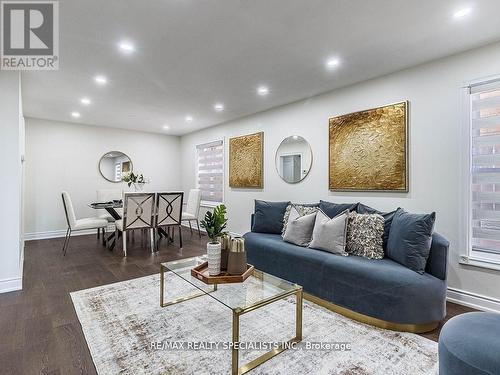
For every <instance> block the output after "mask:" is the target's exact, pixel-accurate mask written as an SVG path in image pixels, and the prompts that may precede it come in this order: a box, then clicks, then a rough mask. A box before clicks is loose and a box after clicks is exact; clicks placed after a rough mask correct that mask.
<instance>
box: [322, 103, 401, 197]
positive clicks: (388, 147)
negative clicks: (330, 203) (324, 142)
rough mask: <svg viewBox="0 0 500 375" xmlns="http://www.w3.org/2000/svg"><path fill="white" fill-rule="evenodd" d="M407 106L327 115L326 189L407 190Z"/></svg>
mask: <svg viewBox="0 0 500 375" xmlns="http://www.w3.org/2000/svg"><path fill="white" fill-rule="evenodd" d="M408 106H409V104H408V102H407V101H405V102H400V103H396V104H390V105H386V106H383V107H379V108H373V109H368V110H365V111H361V112H355V113H350V114H347V115H342V116H338V117H333V118H330V120H329V187H330V190H337V191H399V192H407V191H408V150H407V148H408V146H407V139H408Z"/></svg>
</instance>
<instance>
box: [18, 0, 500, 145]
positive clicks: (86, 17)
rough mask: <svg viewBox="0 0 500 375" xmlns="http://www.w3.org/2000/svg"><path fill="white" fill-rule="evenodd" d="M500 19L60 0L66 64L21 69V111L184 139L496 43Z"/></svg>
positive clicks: (383, 8)
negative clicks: (331, 61)
mask: <svg viewBox="0 0 500 375" xmlns="http://www.w3.org/2000/svg"><path fill="white" fill-rule="evenodd" d="M466 6H467V7H469V6H470V7H472V9H473V11H472V12H471V14H470V15H469V16H467V17H464V18H462V19H460V20H457V19H454V18H453V13H454V12H455V11H457V10H459V9H461V8H463V7H466ZM498 14H500V1H499V0H480V1H479V0H476V1H475V2H474V1H473V0H471V1H468V0H465V2H464V1H461V0H459V1H455V0H239V1H238V0H204V1H200V0H155V1H137V0H133V1H131V0H106V1H102V0H85V1H81V0H61V1H60V69H59V71H49V72H42V71H36V72H26V73H24V74H23V97H24V98H23V100H24V112H25V116H27V117H38V118H44V119H51V120H59V121H66V122H79V123H85V124H91V125H101V126H111V127H118V128H125V129H137V130H143V131H150V132H159V133H168V134H175V135H181V134H186V133H188V132H192V131H195V130H198V129H201V128H205V127H208V126H212V125H215V124H218V123H221V122H226V121H229V120H232V119H235V118H239V117H242V116H246V115H249V114H253V113H256V112H260V111H264V110H266V109H269V108H272V107H276V106H279V105H282V104H286V103H290V102H293V101H296V100H299V99H303V98H307V97H310V96H313V95H316V94H319V93H322V92H326V91H330V90H332V89H335V88H338V87H342V86H346V85H349V84H352V83H354V82H359V81H363V80H366V79H370V78H374V77H377V76H380V75H383V74H387V73H390V72H394V71H397V70H400V69H403V68H407V67H410V66H414V65H418V64H421V63H423V62H426V61H429V60H433V59H436V58H439V57H443V56H446V55H450V54H453V53H456V52H460V51H464V50H467V49H471V48H474V47H478V46H481V45H484V44H488V43H491V42H494V41H497V40H500V22H498ZM123 39H128V40H130V41H132V42H133V43H134V44H135V46H136V52H135V53H133V54H130V55H124V54H123V53H121V52H120V51H119V50H118V48H117V44H118V43H119V42H120V41H121V40H123ZM331 56H333V57H338V58H339V59H340V61H341V64H340V65H339V66H338V68H337V69H335V70H333V71H328V70H327V69H325V62H326V60H327V59H328V58H329V57H331ZM96 74H103V75H105V76H107V78H108V79H109V83H108V84H107V85H106V86H105V87H99V86H97V85H96V84H95V83H94V81H93V77H94V76H95V75H96ZM261 84H266V85H268V86H269V88H270V94H269V95H268V96H266V97H260V96H258V95H257V94H256V89H257V87H258V86H259V85H261ZM84 96H86V97H89V98H91V100H92V104H91V105H90V106H87V107H85V106H83V105H82V104H80V102H79V101H80V99H81V98H82V97H84ZM216 102H222V103H224V105H225V111H224V112H221V113H217V112H215V111H214V109H213V106H214V104H215V103H216ZM73 111H78V112H80V113H81V117H80V118H79V119H74V118H72V117H71V112H73ZM188 114H189V115H192V116H193V118H194V121H193V122H192V123H190V124H188V123H186V122H185V120H184V118H185V116H186V115H188ZM165 124H168V125H169V126H170V130H168V131H165V130H164V129H163V125H165Z"/></svg>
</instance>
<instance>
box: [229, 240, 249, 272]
mask: <svg viewBox="0 0 500 375" xmlns="http://www.w3.org/2000/svg"><path fill="white" fill-rule="evenodd" d="M246 270H247V253H246V251H245V240H244V239H243V238H241V237H237V238H234V239H233V240H232V241H231V250H230V251H229V254H228V259H227V273H229V274H230V275H241V274H243V273H244V272H245V271H246Z"/></svg>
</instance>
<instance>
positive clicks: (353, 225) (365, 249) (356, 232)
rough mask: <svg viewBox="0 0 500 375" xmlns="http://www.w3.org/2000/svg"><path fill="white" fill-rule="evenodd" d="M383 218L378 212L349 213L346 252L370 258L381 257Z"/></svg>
mask: <svg viewBox="0 0 500 375" xmlns="http://www.w3.org/2000/svg"><path fill="white" fill-rule="evenodd" d="M383 235H384V218H383V217H382V216H380V215H378V214H358V213H357V212H355V211H353V212H351V213H349V222H348V224H347V252H348V253H349V254H352V255H358V256H361V257H365V258H370V259H382V258H383V257H384V249H383V247H382V236H383Z"/></svg>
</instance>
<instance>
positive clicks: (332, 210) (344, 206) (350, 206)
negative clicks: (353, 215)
mask: <svg viewBox="0 0 500 375" xmlns="http://www.w3.org/2000/svg"><path fill="white" fill-rule="evenodd" d="M357 206H358V204H357V203H333V202H327V201H319V209H320V210H321V211H323V212H324V213H325V214H327V215H328V216H329V217H331V218H333V217H335V216H337V215H340V214H341V213H342V212H344V211H345V210H349V211H355V210H356V207H357Z"/></svg>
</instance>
